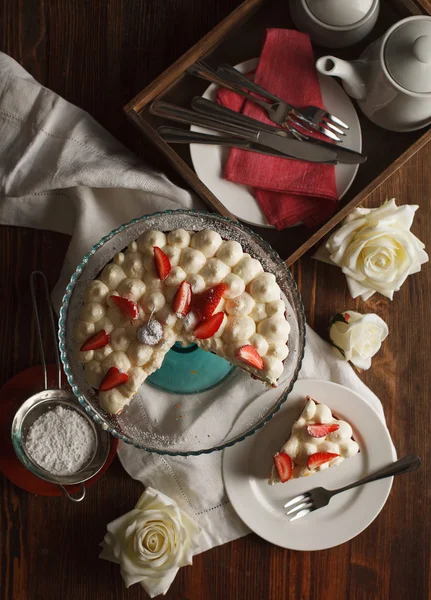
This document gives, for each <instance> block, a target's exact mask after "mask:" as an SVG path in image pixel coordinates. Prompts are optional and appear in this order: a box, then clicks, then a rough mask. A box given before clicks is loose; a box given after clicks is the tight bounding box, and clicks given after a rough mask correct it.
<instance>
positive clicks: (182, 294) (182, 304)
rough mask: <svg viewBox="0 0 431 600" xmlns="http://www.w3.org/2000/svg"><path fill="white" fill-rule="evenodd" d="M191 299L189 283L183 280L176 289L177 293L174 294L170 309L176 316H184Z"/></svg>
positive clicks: (187, 311) (188, 308)
mask: <svg viewBox="0 0 431 600" xmlns="http://www.w3.org/2000/svg"><path fill="white" fill-rule="evenodd" d="M191 301H192V288H191V285H190V283H188V282H187V281H183V282H182V283H181V285H180V287H179V288H178V289H177V293H176V294H175V296H174V301H173V303H172V309H173V311H174V313H175V314H176V315H177V317H185V316H187V315H188V313H189V310H190V304H191Z"/></svg>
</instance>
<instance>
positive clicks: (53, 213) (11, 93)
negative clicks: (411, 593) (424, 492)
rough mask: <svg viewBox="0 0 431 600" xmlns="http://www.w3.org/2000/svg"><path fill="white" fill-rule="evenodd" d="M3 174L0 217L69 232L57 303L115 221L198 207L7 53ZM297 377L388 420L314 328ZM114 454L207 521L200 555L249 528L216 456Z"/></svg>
mask: <svg viewBox="0 0 431 600" xmlns="http://www.w3.org/2000/svg"><path fill="white" fill-rule="evenodd" d="M0 175H1V190H0V198H1V199H0V223H3V224H10V225H18V226H26V227H34V228H38V229H48V230H53V231H59V232H62V233H66V234H69V235H71V236H72V239H71V243H70V246H69V249H68V252H67V256H66V259H65V262H64V266H63V270H62V273H61V277H60V280H59V282H58V284H57V286H56V288H55V290H54V293H53V300H54V304H55V306H56V308H57V309H58V307H59V304H60V301H61V298H62V295H63V293H64V289H65V286H66V284H67V282H68V281H69V278H70V276H71V274H72V273H73V271H74V269H75V267H76V266H77V264H78V263H79V262H80V261H81V258H82V256H83V255H84V254H86V253H87V251H88V250H89V249H90V247H91V246H92V245H93V244H94V243H95V242H96V241H98V240H99V239H100V238H101V237H102V236H103V235H105V234H107V233H108V232H109V231H111V230H112V229H113V228H114V227H116V226H118V225H119V224H121V223H125V222H127V221H129V220H130V219H132V218H134V217H137V216H140V215H142V214H145V213H151V212H154V211H156V210H164V209H172V208H175V207H177V208H188V207H195V208H199V207H200V206H201V205H200V204H199V202H198V201H197V200H196V199H194V198H193V197H192V196H191V195H190V194H189V193H188V192H186V191H185V190H183V189H180V188H178V187H176V186H174V185H173V184H172V183H171V182H170V181H168V180H167V179H166V178H165V177H164V176H163V175H161V174H160V173H157V172H154V171H153V170H152V169H151V168H150V167H148V166H147V165H144V164H143V163H142V162H141V161H140V160H139V159H138V158H137V157H136V156H134V155H132V154H131V153H130V152H128V151H127V150H126V149H125V148H124V147H123V146H122V145H121V144H120V143H119V142H118V141H116V140H115V139H114V138H113V137H112V136H111V135H110V134H109V133H107V132H106V131H105V130H104V129H103V128H102V127H101V126H100V125H98V124H97V123H96V122H95V121H94V120H93V119H92V118H91V117H90V116H89V115H88V114H86V113H85V112H84V111H82V110H80V109H79V108H77V107H75V106H72V105H71V104H69V103H67V102H66V101H65V100H63V99H62V98H60V97H59V96H57V95H56V94H55V93H53V92H51V91H50V90H47V89H46V88H43V87H42V86H41V85H39V84H38V83H37V82H36V81H35V80H34V79H33V78H32V77H30V75H29V74H28V73H27V72H26V71H24V70H23V69H22V68H21V67H20V66H19V65H18V64H17V63H16V62H15V61H14V60H12V59H11V58H10V57H8V56H6V55H5V54H1V53H0ZM300 378H302V379H307V378H313V379H315V378H317V379H325V380H330V381H333V382H336V383H340V384H342V385H345V386H346V387H348V388H350V389H352V390H354V391H356V392H358V393H359V394H360V395H361V396H362V397H363V398H364V399H366V400H367V401H368V402H369V403H370V404H371V405H372V406H373V408H374V409H375V410H376V411H377V413H378V414H379V416H380V417H381V418H382V419H383V420H384V415H383V409H382V405H381V403H380V401H379V400H378V398H377V397H376V396H375V395H374V394H373V393H372V392H371V391H370V390H369V389H368V388H367V387H366V386H365V385H364V384H363V383H362V382H361V380H360V379H359V378H358V377H357V375H356V374H355V373H354V371H353V369H352V368H351V367H350V366H349V365H348V364H347V363H345V362H344V361H342V360H340V359H338V358H337V357H336V356H335V354H334V353H333V352H332V351H331V348H330V346H329V345H328V344H327V343H326V342H324V341H323V340H322V339H321V338H320V337H319V336H318V335H317V334H316V333H314V332H313V331H312V330H311V329H310V328H307V346H306V352H305V357H304V362H303V367H302V370H301V373H300ZM118 455H119V457H120V460H121V462H122V464H123V466H124V468H125V470H126V471H127V472H128V473H129V474H130V475H131V476H132V477H134V478H135V479H138V480H139V481H141V482H142V483H143V484H144V485H145V486H151V487H153V488H156V489H158V490H160V491H161V492H163V493H165V494H167V495H168V496H170V497H171V498H173V499H174V500H175V501H176V502H177V503H178V505H179V506H180V508H182V509H183V510H185V511H188V512H189V514H190V515H191V517H192V518H193V519H194V520H196V521H197V522H198V523H199V524H200V525H201V526H202V528H203V530H204V535H203V536H202V544H201V547H200V548H199V549H197V551H196V553H198V552H201V551H204V550H207V549H209V548H211V547H213V546H217V545H219V544H223V543H226V542H229V541H231V540H233V539H235V538H237V537H240V536H242V535H245V534H246V533H248V531H249V530H248V528H247V527H246V526H245V525H244V524H243V523H242V521H241V520H240V519H239V517H238V516H237V515H236V514H235V512H234V510H233V508H232V506H231V504H230V503H229V501H228V499H227V496H226V493H225V490H224V486H223V480H222V475H221V453H220V452H216V453H213V454H210V455H202V456H198V457H187V458H182V457H168V456H166V457H163V456H158V455H156V454H150V453H146V452H143V451H140V450H138V449H136V448H134V447H132V446H128V445H126V444H123V443H121V444H120V445H119V449H118Z"/></svg>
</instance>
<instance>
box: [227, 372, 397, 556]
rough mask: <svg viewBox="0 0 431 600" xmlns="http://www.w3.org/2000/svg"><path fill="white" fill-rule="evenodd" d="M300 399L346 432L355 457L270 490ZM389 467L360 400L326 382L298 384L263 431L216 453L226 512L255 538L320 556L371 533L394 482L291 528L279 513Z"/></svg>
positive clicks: (340, 499)
mask: <svg viewBox="0 0 431 600" xmlns="http://www.w3.org/2000/svg"><path fill="white" fill-rule="evenodd" d="M307 395H309V396H311V397H312V398H314V399H315V400H317V401H318V402H322V403H324V404H327V405H328V406H329V407H330V408H331V410H332V411H333V413H334V414H335V415H337V417H339V418H340V419H345V420H346V421H348V422H349V423H350V424H351V425H352V428H353V436H354V438H355V440H356V441H357V442H358V444H359V446H360V452H359V454H357V455H356V456H354V457H352V458H349V459H346V460H345V461H344V462H343V463H342V464H341V465H340V466H338V467H333V468H329V469H326V470H324V471H321V472H319V473H316V474H314V475H311V476H310V477H302V478H300V479H294V480H292V481H288V482H286V483H284V484H283V483H278V484H276V485H272V486H271V485H269V484H268V477H269V474H270V472H271V467H272V464H273V462H272V457H273V455H274V454H275V452H277V451H278V450H279V449H280V448H281V446H282V445H283V444H284V442H285V441H286V440H287V438H288V437H289V435H290V429H291V427H292V424H293V422H294V421H295V420H296V419H297V418H298V416H299V413H300V412H301V409H302V407H303V405H304V402H305V397H306V396H307ZM255 402H259V399H258V400H256V401H255ZM253 405H254V403H253ZM250 410H251V406H250V407H247V408H246V409H245V410H244V412H243V413H242V414H241V416H240V417H239V419H241V420H242V419H244V420H245V421H247V418H248V412H249V411H250ZM253 410H254V411H255V410H256V406H253ZM395 459H396V452H395V449H394V447H393V445H392V441H391V438H390V436H389V432H388V430H387V428H386V426H385V424H384V423H383V422H382V421H381V419H380V417H379V416H378V414H377V413H376V411H375V410H374V409H373V408H372V407H371V406H370V405H369V404H368V403H367V402H366V401H365V400H363V398H361V396H359V395H358V394H356V393H355V392H352V391H351V390H349V389H347V388H345V387H344V386H341V385H338V384H335V383H331V382H329V381H318V380H300V381H297V382H296V383H295V386H294V388H293V390H292V392H291V393H290V394H289V397H288V399H287V401H286V403H285V404H283V406H282V407H281V409H280V411H279V413H278V414H277V415H276V416H275V417H274V418H273V419H272V420H271V421H270V422H269V423H268V424H267V425H266V426H265V427H263V428H262V429H260V431H257V432H256V433H255V435H254V436H253V437H250V438H247V439H245V440H244V441H243V442H241V443H240V444H236V445H235V446H232V447H231V448H227V449H225V450H224V451H223V478H224V483H225V486H226V491H227V494H228V496H229V500H230V501H231V503H232V506H233V507H234V509H235V510H236V512H237V513H238V515H239V517H240V518H241V519H242V520H243V521H244V523H245V524H246V525H247V526H248V527H250V529H251V530H252V531H254V532H255V533H256V534H257V535H259V536H260V537H262V538H263V539H265V540H267V541H268V542H271V543H272V544H276V545H277V546H281V547H283V548H289V549H291V550H305V551H308V550H323V549H325V548H332V547H333V546H338V545H339V544H343V543H344V542H347V541H348V540H350V539H352V538H353V537H355V536H356V535H358V534H359V533H361V531H363V530H364V529H365V528H366V527H368V525H370V523H371V522H372V521H373V520H374V519H375V518H376V517H377V515H378V514H379V512H380V511H381V509H382V508H383V506H384V504H385V502H386V500H387V498H388V495H389V492H390V490H391V487H392V480H393V477H390V478H388V479H382V480H381V481H376V482H373V483H369V484H367V485H364V486H361V487H358V488H356V489H353V490H349V491H347V492H344V493H343V494H339V495H337V496H334V498H332V500H331V501H330V503H329V505H328V506H325V507H324V508H321V509H319V510H316V511H314V512H312V513H310V514H309V515H307V516H305V517H303V518H302V519H298V520H297V521H293V522H290V521H289V519H288V517H287V516H286V509H284V508H283V505H284V504H285V503H286V502H287V501H288V500H290V499H292V498H294V497H295V496H297V495H298V494H302V493H304V492H306V491H308V490H311V489H313V488H314V487H320V486H322V487H326V488H328V489H335V488H339V487H342V486H344V485H347V484H349V483H353V482H354V481H357V480H358V479H360V478H361V477H364V476H365V475H367V474H369V473H372V472H373V471H376V470H377V469H380V468H381V467H384V466H385V465H388V464H389V463H391V462H393V461H394V460H395Z"/></svg>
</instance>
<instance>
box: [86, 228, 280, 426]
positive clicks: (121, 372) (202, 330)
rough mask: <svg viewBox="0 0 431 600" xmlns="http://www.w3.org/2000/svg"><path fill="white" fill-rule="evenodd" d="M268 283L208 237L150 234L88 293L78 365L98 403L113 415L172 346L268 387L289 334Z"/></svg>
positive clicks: (235, 246) (268, 276) (232, 244)
mask: <svg viewBox="0 0 431 600" xmlns="http://www.w3.org/2000/svg"><path fill="white" fill-rule="evenodd" d="M285 313H286V307H285V304H284V302H283V300H282V299H281V290H280V288H279V286H278V284H277V282H276V278H275V275H273V274H272V273H267V272H264V269H263V267H262V265H261V263H260V262H259V261H258V260H256V259H255V258H252V257H251V256H250V255H249V254H247V253H245V252H243V249H242V247H241V245H240V244H239V242H237V241H234V240H223V239H222V238H221V236H220V235H219V234H218V233H217V232H215V231H212V230H209V229H203V230H201V231H198V232H196V233H195V232H189V231H186V230H184V229H176V230H173V231H170V232H169V233H164V232H162V231H156V230H151V231H147V232H145V233H144V234H143V235H142V236H141V237H140V238H138V239H137V240H136V241H133V242H131V243H130V244H129V246H128V247H127V248H126V249H124V250H123V251H121V252H118V253H117V254H116V255H115V256H114V258H113V259H112V261H111V262H110V263H108V264H107V265H106V266H105V267H104V269H103V270H102V271H101V273H100V274H99V276H98V278H97V279H95V280H93V281H91V282H90V283H89V284H88V286H87V288H86V290H85V297H84V304H83V306H82V309H81V313H80V318H79V321H78V323H77V326H76V330H75V340H76V346H77V351H78V359H79V361H80V362H81V363H83V364H84V372H85V376H86V379H87V381H88V383H89V384H90V385H91V386H93V387H94V388H96V389H98V390H99V392H98V394H99V402H100V405H101V406H102V408H103V409H104V410H106V411H107V412H109V413H112V414H116V413H119V412H120V411H121V410H122V409H123V407H124V406H125V405H126V404H127V403H128V402H129V401H130V399H131V398H132V397H133V396H134V394H135V393H136V392H137V391H138V389H139V388H140V386H141V385H142V383H143V382H144V380H145V379H146V378H147V377H148V376H149V375H150V374H151V373H153V372H154V371H156V370H157V369H159V368H160V366H161V365H162V363H163V359H164V357H165V355H166V353H167V352H168V350H169V349H170V348H171V347H172V346H173V344H174V343H175V342H177V341H178V342H180V343H181V344H183V345H189V344H191V343H196V344H197V345H198V346H199V347H200V348H202V349H203V350H206V351H211V352H213V353H215V354H217V355H218V356H220V357H222V358H225V359H226V360H228V361H229V362H231V363H232V364H234V365H236V366H239V367H241V368H243V369H245V370H247V371H249V372H250V374H251V375H252V376H253V377H255V378H257V379H260V380H262V381H263V382H265V383H266V384H268V385H271V386H274V387H275V386H276V385H277V381H278V379H279V377H280V375H281V374H282V372H283V368H284V367H283V362H284V360H285V359H286V357H287V355H288V346H287V340H288V336H289V331H290V326H289V323H288V322H287V320H286V316H285Z"/></svg>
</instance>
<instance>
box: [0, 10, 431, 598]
mask: <svg viewBox="0 0 431 600" xmlns="http://www.w3.org/2000/svg"><path fill="white" fill-rule="evenodd" d="M238 3H239V2H238V0H220V1H219V2H200V1H199V0H164V1H163V2H158V1H157V0H146V1H145V0H127V1H126V0H111V1H110V2H75V3H70V2H66V1H65V0H63V1H62V0H49V1H42V0H22V1H21V2H16V1H15V0H5V2H4V4H3V6H4V8H3V13H2V35H1V37H0V40H1V42H0V43H1V50H3V51H5V52H7V53H9V54H11V55H12V56H13V57H14V58H15V59H16V60H17V61H18V62H20V63H21V64H22V65H23V66H24V67H25V68H26V69H28V71H29V72H30V73H31V74H32V75H33V76H34V77H35V78H36V79H38V80H39V81H40V82H41V83H43V84H44V85H46V86H47V87H50V88H52V89H53V90H54V91H56V92H58V93H59V94H61V95H62V96H64V97H65V98H66V99H67V100H69V101H71V102H73V103H75V104H77V105H78V106H81V107H82V108H84V109H86V110H87V111H89V112H90V113H91V114H92V115H94V116H95V117H96V118H97V119H98V120H99V121H100V122H101V123H102V125H104V126H105V127H106V128H107V129H109V130H110V131H111V132H112V133H113V134H114V135H116V136H117V137H119V138H120V139H121V140H123V141H124V142H125V143H126V144H127V145H128V146H129V147H130V148H132V149H134V150H135V151H139V152H140V153H141V154H142V155H143V156H145V152H146V149H147V148H146V146H145V143H143V141H142V139H141V138H140V137H139V136H138V134H136V133H135V132H134V131H133V130H132V129H131V127H130V126H128V125H125V122H124V118H123V116H122V112H121V109H122V106H123V105H124V104H125V103H126V102H127V101H128V100H130V99H131V98H132V97H133V96H134V95H135V94H136V92H138V91H139V90H140V89H142V88H143V87H144V85H145V84H146V83H148V82H149V81H150V80H151V79H153V78H154V77H155V76H156V75H158V74H159V73H160V72H161V71H162V70H163V69H165V68H166V67H167V66H168V65H169V64H170V63H172V62H173V60H174V59H176V58H177V57H178V56H180V55H181V54H182V53H183V52H184V51H185V50H187V48H189V47H190V46H191V45H192V44H193V43H195V41H197V40H198V39H199V38H200V37H201V36H202V35H203V34H204V33H206V32H207V31H208V30H209V29H210V28H211V27H213V26H214V24H215V23H217V22H218V21H219V20H220V19H222V18H223V17H224V16H226V14H227V13H228V12H229V11H231V10H232V9H233V8H234V7H235V6H236V5H237V4H238ZM150 158H151V161H152V163H153V164H156V166H162V167H163V166H164V165H162V164H161V161H160V159H159V158H158V157H154V153H151V154H150V153H148V160H150ZM430 164H431V146H430V145H428V146H426V147H425V148H423V149H422V151H421V152H420V153H418V154H417V155H416V156H415V157H413V159H412V160H410V162H409V163H407V164H406V165H405V166H404V167H403V168H402V169H401V170H400V171H398V172H397V173H396V175H394V176H393V177H392V179H390V180H389V181H387V182H386V183H385V184H384V185H382V186H381V187H380V188H379V189H378V190H377V191H376V192H375V193H374V194H373V195H372V196H371V197H370V198H369V202H368V205H369V206H376V205H378V204H380V203H381V202H382V201H383V200H385V199H386V198H391V197H393V196H396V197H397V198H398V199H399V202H401V203H417V204H419V205H420V210H419V211H418V214H417V216H416V219H415V223H414V228H413V229H414V233H415V234H416V235H418V237H419V238H420V239H421V240H423V241H424V243H425V244H426V245H427V247H428V248H431V208H430V197H431V171H430ZM0 232H1V233H0V272H1V274H2V277H1V281H2V283H1V310H0V348H1V349H0V384H2V383H4V382H6V381H7V380H8V379H9V378H10V377H12V376H13V375H14V374H16V373H18V372H19V371H21V370H23V369H25V368H27V367H29V366H31V365H34V364H37V363H38V362H39V358H38V351H37V345H36V340H35V327H34V322H33V320H32V316H31V306H30V299H29V290H28V280H29V274H30V272H31V271H32V270H33V269H42V270H43V271H45V273H46V274H47V276H48V279H49V281H50V284H51V285H54V283H55V282H56V279H57V277H58V275H59V272H60V268H61V264H62V260H63V256H64V253H65V251H66V249H67V245H68V241H69V240H68V238H67V237H66V236H64V235H60V234H55V233H47V232H41V231H34V230H30V229H23V228H19V229H18V228H13V227H3V228H1V229H0ZM293 274H294V276H295V278H296V280H297V282H298V284H299V288H300V291H301V292H302V297H303V300H304V303H305V307H306V312H307V318H308V322H309V323H310V325H312V326H313V327H315V328H316V330H317V331H318V332H319V333H321V334H322V335H325V334H326V329H327V325H328V320H329V318H330V316H331V315H333V314H334V313H336V312H337V311H339V310H342V309H347V308H353V309H358V310H360V311H364V312H367V311H373V312H377V313H378V314H379V315H381V316H382V317H383V318H384V319H385V320H386V321H387V323H388V325H389V331H390V335H389V338H388V340H387V341H386V342H385V344H384V346H383V349H382V351H381V352H380V353H379V355H378V357H376V359H375V360H374V361H373V367H372V369H371V370H370V371H369V372H366V373H364V374H363V375H362V376H361V377H362V379H363V380H364V381H365V383H366V384H367V385H369V386H370V387H371V388H372V389H373V390H374V392H376V394H377V395H378V396H379V397H380V398H381V400H382V402H383V405H384V408H385V411H386V416H387V421H388V425H389V429H390V431H391V433H392V435H393V439H394V442H395V445H396V447H397V450H398V453H399V455H403V454H406V453H409V452H416V453H418V454H419V455H420V456H421V457H422V459H423V466H422V468H421V469H420V470H419V471H418V472H417V473H414V474H410V475H407V476H402V477H400V478H398V479H397V480H395V482H394V485H393V490H392V493H391V495H390V498H389V500H388V502H387V504H386V506H385V507H384V509H383V511H382V513H381V514H380V515H379V516H378V518H377V519H376V520H375V521H374V523H372V525H371V526H370V527H369V528H368V529H367V530H366V531H365V532H363V533H362V534H361V535H359V536H358V537H357V538H356V539H354V540H352V541H351V542H349V543H346V544H344V545H342V546H340V547H338V548H334V549H332V550H327V551H322V552H316V553H306V552H304V553H299V552H290V551H288V550H283V549H281V548H278V547H275V546H272V545H270V544H268V543H267V542H265V541H263V540H261V539H260V538H258V537H257V536H255V535H254V534H251V535H249V536H247V537H245V538H243V539H240V540H237V541H235V542H233V543H231V544H226V545H224V546H221V547H219V548H215V549H213V550H211V551H209V552H206V553H204V554H202V555H200V556H197V557H196V558H195V560H194V564H193V566H192V567H187V568H184V569H183V570H181V572H180V573H179V575H178V576H177V579H176V580H175V582H174V583H173V585H172V587H171V589H170V591H169V593H168V594H167V596H166V597H167V598H171V599H176V598H183V599H186V598H187V599H190V600H200V599H204V598H205V599H206V600H212V599H214V600H221V599H232V600H234V599H235V600H237V599H238V600H239V599H256V600H257V599H259V600H261V599H266V598H270V599H273V600H281V599H288V598H289V599H292V600H293V599H298V600H299V599H301V600H308V599H313V600H321V599H322V598H328V599H329V598H331V600H346V599H347V598H348V599H349V600H359V599H364V600H365V599H366V600H384V599H390V600H398V599H399V600H407V599H409V600H410V599H411V600H426V599H428V598H429V597H430V595H431V583H430V578H429V568H430V539H431V538H430V536H431V514H430V502H431V500H430V493H429V491H428V492H427V483H428V490H429V485H430V484H429V476H430V467H429V464H430V461H431V442H430V434H429V432H430V429H431V417H430V415H431V411H430V409H429V390H430V389H431V378H430V373H431V369H430V367H429V357H428V352H430V350H431V341H430V335H429V332H430V324H431V322H430V321H431V320H430V311H429V304H430V294H431V269H430V266H429V265H426V266H425V267H424V268H423V270H422V272H421V273H420V274H417V275H414V276H412V277H410V278H409V279H408V281H407V283H406V284H405V285H404V286H403V288H402V290H401V291H400V292H398V293H397V294H396V295H395V299H394V301H393V302H389V301H388V300H387V299H385V298H383V297H381V296H378V295H375V296H373V297H372V299H371V300H370V301H369V302H367V303H366V304H364V303H362V302H360V301H353V300H351V298H350V297H349V294H348V291H347V287H346V284H345V281H344V278H343V276H342V274H341V273H340V272H339V270H338V269H336V268H334V267H330V266H327V265H324V264H321V263H317V262H315V261H313V260H312V259H311V258H310V257H305V258H303V259H302V260H301V261H300V262H299V263H297V264H295V265H294V268H293ZM427 476H428V479H427ZM0 486H1V512H0V524H1V535H2V539H1V544H0V590H1V592H0V596H1V599H2V600H3V599H4V600H60V599H63V600H66V599H67V600H77V599H79V600H90V599H91V600H94V599H97V600H99V599H100V600H101V599H111V598H112V599H114V598H115V599H119V598H127V599H132V598H133V599H134V598H144V597H145V593H144V592H143V590H142V589H141V588H140V586H134V587H132V588H130V589H129V590H126V589H125V588H124V586H123V582H122V580H121V578H120V574H119V570H118V568H117V567H116V566H114V565H112V564H110V563H107V562H105V561H101V560H99V559H98V553H99V548H98V543H99V542H100V541H101V540H102V538H103V535H104V532H105V526H106V523H108V522H109V521H111V520H112V519H114V518H115V517H117V516H119V515H121V514H123V513H124V512H126V511H128V510H129V509H130V508H131V507H132V506H133V505H134V503H135V502H136V500H137V498H138V496H139V494H140V491H141V485H140V484H139V483H138V482H136V481H133V480H132V479H130V478H129V477H128V476H127V475H126V473H125V472H124V471H123V470H122V467H121V465H120V464H119V462H118V460H115V461H114V463H113V465H112V467H111V469H110V470H109V471H108V473H107V474H106V475H105V477H103V478H102V479H101V480H100V481H99V482H98V483H97V484H96V485H95V486H94V487H92V488H90V489H89V491H88V497H87V499H86V501H85V502H84V503H83V504H82V505H72V504H71V503H69V502H67V501H65V500H63V499H62V498H45V497H35V496H32V495H29V494H27V493H26V492H23V491H21V490H19V489H18V488H16V487H15V486H13V485H12V484H10V483H9V482H8V481H7V480H6V479H5V478H3V477H2V476H0Z"/></svg>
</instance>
